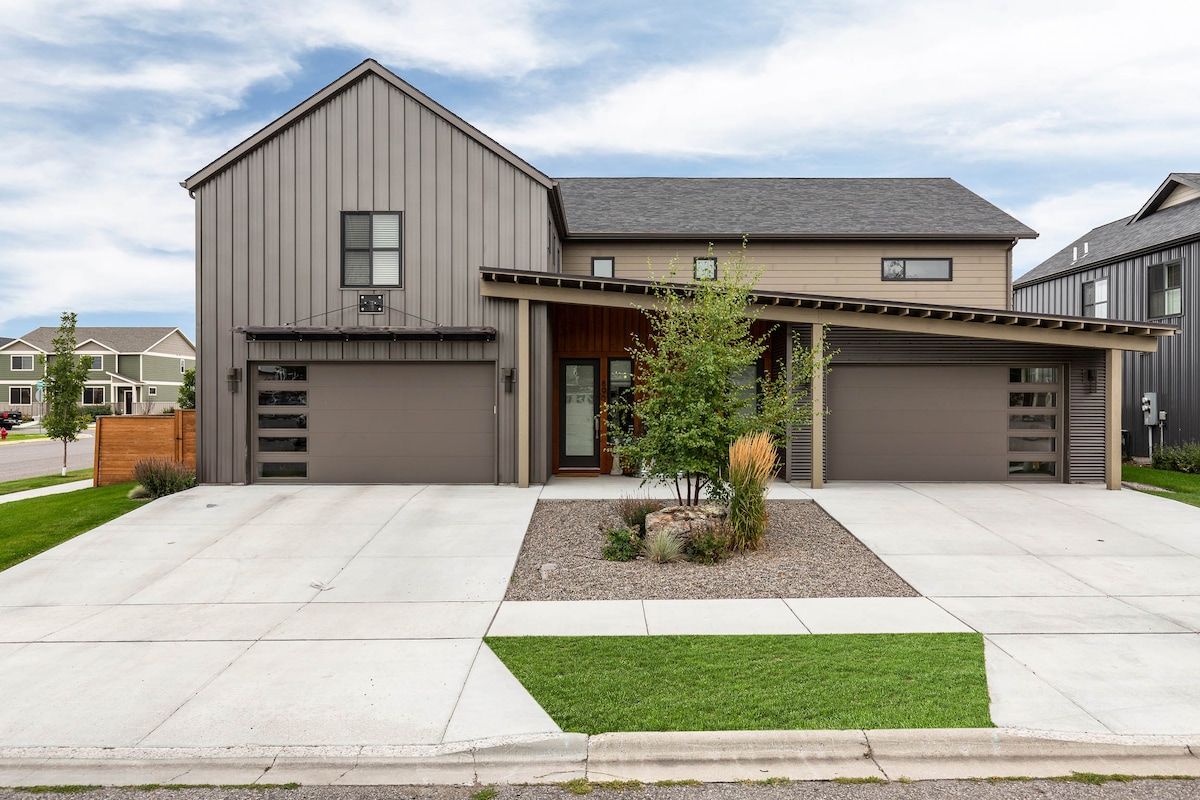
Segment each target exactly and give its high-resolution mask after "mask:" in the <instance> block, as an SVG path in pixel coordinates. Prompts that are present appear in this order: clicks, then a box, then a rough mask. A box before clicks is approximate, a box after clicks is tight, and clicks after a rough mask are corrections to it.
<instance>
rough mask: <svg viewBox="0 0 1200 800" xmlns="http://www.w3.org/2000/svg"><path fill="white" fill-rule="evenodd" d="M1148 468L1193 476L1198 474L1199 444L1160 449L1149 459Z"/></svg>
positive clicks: (1199, 470) (1199, 467) (1170, 446)
mask: <svg viewBox="0 0 1200 800" xmlns="http://www.w3.org/2000/svg"><path fill="white" fill-rule="evenodd" d="M1150 466H1152V467H1154V468H1155V469H1169V470H1172V471H1174V472H1187V473H1190V474H1193V475H1197V474H1200V442H1184V443H1183V444H1175V445H1167V446H1165V447H1160V448H1158V450H1156V451H1155V452H1154V455H1152V456H1151V457H1150Z"/></svg>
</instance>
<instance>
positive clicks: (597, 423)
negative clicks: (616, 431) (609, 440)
mask: <svg viewBox="0 0 1200 800" xmlns="http://www.w3.org/2000/svg"><path fill="white" fill-rule="evenodd" d="M592 429H593V430H594V431H595V432H596V438H597V439H599V438H600V417H592Z"/></svg>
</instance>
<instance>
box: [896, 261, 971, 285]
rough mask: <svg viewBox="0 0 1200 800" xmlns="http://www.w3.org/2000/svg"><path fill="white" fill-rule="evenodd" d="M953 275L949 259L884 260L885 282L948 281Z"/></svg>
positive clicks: (952, 263) (951, 262)
mask: <svg viewBox="0 0 1200 800" xmlns="http://www.w3.org/2000/svg"><path fill="white" fill-rule="evenodd" d="M953 274H954V260H953V259H950V258H885V259H883V279H884V280H885V281H948V280H951V278H952V277H953Z"/></svg>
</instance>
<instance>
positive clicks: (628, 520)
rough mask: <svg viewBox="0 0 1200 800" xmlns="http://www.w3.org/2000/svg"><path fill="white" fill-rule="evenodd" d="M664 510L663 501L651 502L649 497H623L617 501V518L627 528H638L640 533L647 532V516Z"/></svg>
mask: <svg viewBox="0 0 1200 800" xmlns="http://www.w3.org/2000/svg"><path fill="white" fill-rule="evenodd" d="M662 509H663V503H662V501H661V500H651V499H650V498H649V497H637V496H635V495H622V496H621V499H620V500H618V501H617V516H619V517H620V518H621V521H622V522H624V523H625V527H627V528H631V529H633V528H636V529H637V530H639V531H644V530H646V515H647V514H653V513H654V512H655V511H661V510H662Z"/></svg>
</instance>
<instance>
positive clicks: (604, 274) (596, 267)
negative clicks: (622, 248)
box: [592, 256, 617, 278]
mask: <svg viewBox="0 0 1200 800" xmlns="http://www.w3.org/2000/svg"><path fill="white" fill-rule="evenodd" d="M616 263H617V260H616V259H615V258H613V257H612V256H592V274H593V275H595V276H596V277H597V278H611V277H612V276H613V270H614V269H615V268H616Z"/></svg>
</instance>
